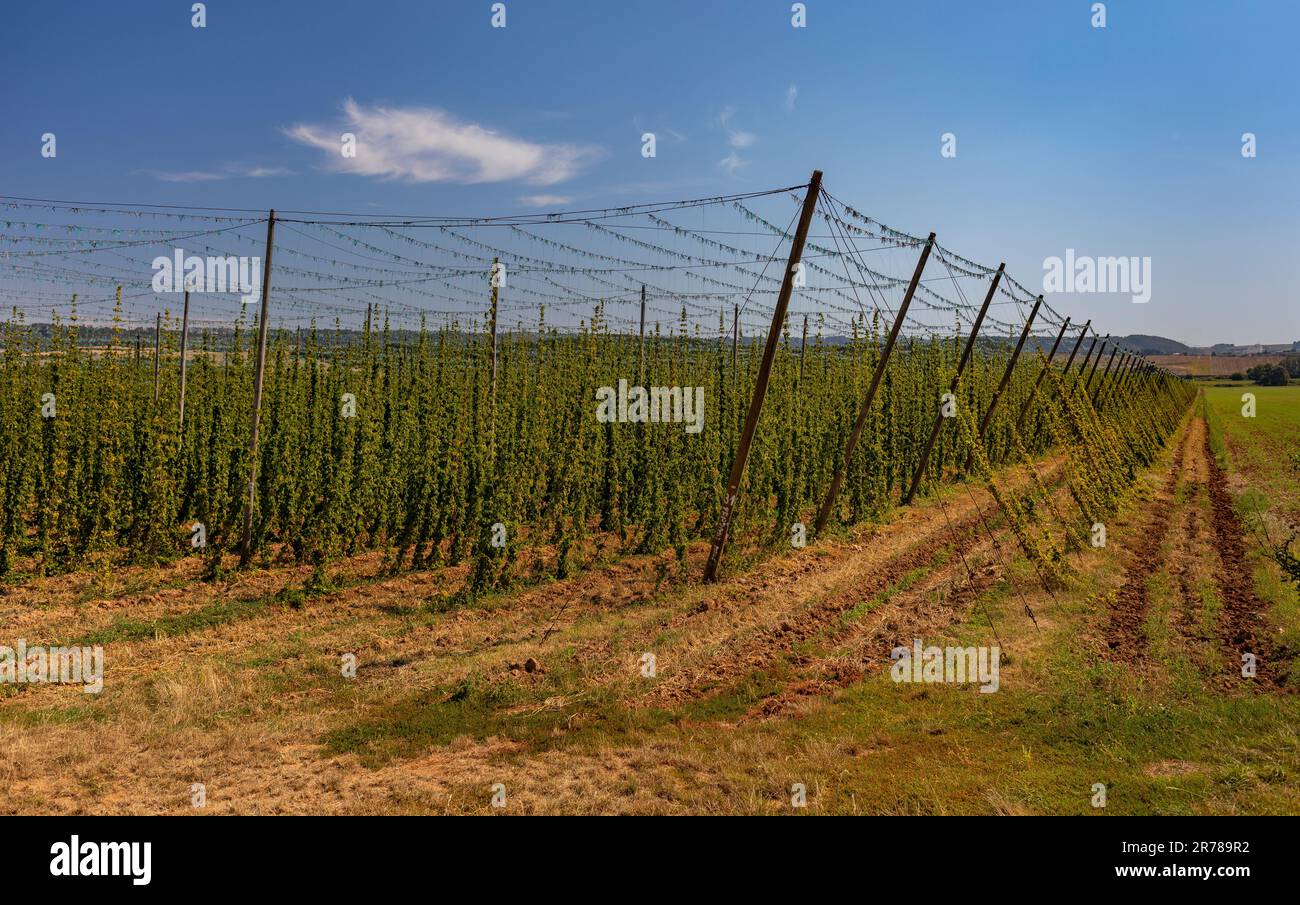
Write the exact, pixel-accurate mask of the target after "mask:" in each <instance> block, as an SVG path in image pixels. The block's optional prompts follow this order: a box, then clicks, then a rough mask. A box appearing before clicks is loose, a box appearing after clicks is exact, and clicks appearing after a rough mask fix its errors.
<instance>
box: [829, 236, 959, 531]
mask: <svg viewBox="0 0 1300 905" xmlns="http://www.w3.org/2000/svg"><path fill="white" fill-rule="evenodd" d="M933 247H934V233H930V237H929V238H928V239H926V240H925V247H924V248H923V249H921V258H920V260H918V261H917V262H916V270H914V271H913V272H912V281H911V282H910V283H908V284H907V292H906V293H905V294H904V295H903V301H902V304H900V305H899V306H898V313H897V314H895V315H894V325H893V326H892V327H890V328H889V336H888V337H887V338H886V339H885V346H884V348H883V349H881V350H880V360H879V361H878V362H876V370H875V372H874V373H873V374H872V375H871V385H870V386H869V387H867V395H866V396H865V397H864V398H863V400H862V408H860V409H858V420H857V421H855V422H854V423H853V432H852V433H851V434H849V442H848V445H847V446H845V447H844V461H843V462H841V463H840V467H839V468H837V469H836V470H835V477H834V478H832V479H831V487H830V490H828V491H827V492H826V499H825V500H823V501H822V508H821V509H820V510H819V511H818V512H817V524H816V525H815V526H814V527H813V534H814V535H817V534H820V533H821V532H822V529H824V528H825V527H826V523H827V522H828V521H829V520H830V517H831V510H832V508H834V506H835V498H836V497H838V496H839V493H840V488H841V487H842V486H843V484H844V475H845V473H846V472H847V471H848V467H849V460H850V459H852V458H853V451H854V449H856V448H857V445H858V438H860V437H861V436H862V428H863V427H864V426H866V423H867V416H868V415H869V414H870V412H871V403H872V402H873V401H875V398H876V390H877V388H878V387H879V386H880V380H881V378H882V377H883V376H884V374H885V366H886V365H887V364H889V356H890V353H892V352H893V351H894V342H895V341H896V340H897V339H898V332H899V330H901V329H902V328H903V322H904V321H905V320H906V319H907V309H908V306H910V305H911V304H912V296H913V295H914V294H915V293H916V287H917V285H918V284H919V283H920V282H921V274H922V272H923V271H924V270H925V263H926V261H928V260H929V259H930V250H931V249H932V248H933Z"/></svg>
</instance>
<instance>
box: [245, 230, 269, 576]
mask: <svg viewBox="0 0 1300 905" xmlns="http://www.w3.org/2000/svg"><path fill="white" fill-rule="evenodd" d="M274 250H275V209H274V208H272V209H271V211H270V213H269V214H268V215H267V218H266V252H265V259H264V260H263V261H262V306H261V313H260V314H258V321H257V359H256V362H255V364H254V369H253V424H252V428H251V429H250V430H249V432H248V508H247V509H246V510H244V536H243V538H242V539H241V541H240V543H239V564H240V565H241V566H246V565H248V563H249V561H250V560H251V559H252V558H253V511H254V507H255V506H256V505H257V431H258V427H259V424H260V421H261V418H262V383H263V380H264V378H265V376H266V332H267V323H268V321H269V320H270V318H269V313H270V305H269V302H270V299H271V253H272V252H273V251H274Z"/></svg>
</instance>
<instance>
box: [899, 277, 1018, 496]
mask: <svg viewBox="0 0 1300 905" xmlns="http://www.w3.org/2000/svg"><path fill="white" fill-rule="evenodd" d="M1006 266H1007V265H1006V263H1005V262H1004V263H1002V264H999V265H998V272H997V273H995V274H993V282H991V283H989V291H988V294H987V295H985V296H984V304H983V305H982V306H981V307H980V313H979V316H978V317H976V318H975V324H974V326H972V327H971V331H970V336H969V337H968V338H967V340H966V348H964V349H962V351H961V360H960V361H959V362H958V363H957V373H956V374H954V375H953V378H952V385H951V386H950V387H949V389H948V392H950V393H956V392H957V383H958V382H959V381H960V380H961V374H962V371H964V370H966V363H967V362H968V361H970V356H971V352H972V351H974V349H975V338H976V337H977V336H979V332H980V325H981V324H983V323H984V315H985V314H987V313H988V310H989V303H990V302H992V301H993V294H994V293H995V292H997V291H998V283H1000V282H1002V271H1003V270H1004V269H1006ZM942 426H943V410H942V408H940V410H939V411H937V412H935V413H934V425H933V427H931V428H930V439H929V440H927V441H926V442H925V449H923V450H922V451H921V464H920V465H918V466H917V467H916V474H915V475H913V476H912V484H911V486H910V487H908V488H907V493H906V494H905V495H904V496H903V505H904V506H906V505H908V504H909V503H911V502H912V497H914V496H916V488H917V487H919V486H920V485H921V478H922V476H924V475H925V466H926V465H928V464H929V463H930V452H931V451H932V450H933V449H934V441H935V440H937V439H938V437H939V428H940V427H942Z"/></svg>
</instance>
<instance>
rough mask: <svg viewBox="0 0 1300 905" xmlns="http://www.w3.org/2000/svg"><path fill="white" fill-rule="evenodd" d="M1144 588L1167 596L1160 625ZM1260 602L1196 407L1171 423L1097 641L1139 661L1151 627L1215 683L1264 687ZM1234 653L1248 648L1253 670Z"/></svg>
mask: <svg viewBox="0 0 1300 905" xmlns="http://www.w3.org/2000/svg"><path fill="white" fill-rule="evenodd" d="M1166 585H1167V587H1166ZM1155 588H1158V589H1159V590H1158V592H1157V591H1155V590H1153V589H1155ZM1153 593H1159V594H1161V595H1164V596H1165V597H1171V598H1172V600H1170V601H1169V611H1168V612H1167V613H1166V614H1164V615H1163V618H1164V619H1165V620H1166V623H1167V624H1166V625H1164V626H1161V625H1159V624H1156V623H1158V622H1159V620H1161V618H1162V614H1161V613H1160V612H1159V611H1158V608H1155V607H1153V597H1152V595H1153ZM1263 610H1264V604H1263V603H1262V601H1260V599H1259V597H1258V596H1257V594H1256V593H1255V589H1254V576H1253V574H1252V570H1251V566H1250V564H1249V562H1248V560H1247V557H1246V543H1245V537H1244V534H1243V529H1242V526H1241V524H1240V521H1239V520H1238V518H1237V515H1236V512H1235V510H1234V508H1233V504H1232V498H1231V495H1230V494H1229V492H1228V489H1227V477H1226V475H1225V473H1224V471H1223V468H1222V467H1221V466H1220V465H1219V463H1218V461H1217V459H1216V458H1215V456H1214V453H1213V449H1212V447H1211V443H1210V433H1209V428H1208V425H1207V424H1206V422H1205V419H1204V417H1202V415H1201V413H1200V412H1199V411H1197V412H1195V413H1194V414H1192V415H1191V416H1190V417H1189V418H1188V419H1187V421H1186V422H1185V424H1184V425H1183V427H1182V428H1181V431H1180V436H1179V438H1178V440H1177V451H1176V452H1175V454H1174V456H1173V458H1172V460H1171V462H1170V465H1169V469H1168V472H1167V473H1166V475H1165V477H1164V479H1163V481H1162V483H1161V485H1160V487H1159V489H1158V490H1157V491H1156V494H1155V498H1154V500H1153V502H1152V503H1151V505H1150V508H1149V512H1148V515H1147V517H1146V519H1145V521H1144V523H1143V526H1142V529H1141V531H1140V533H1139V534H1138V536H1137V540H1136V543H1135V545H1134V546H1133V548H1132V550H1131V552H1130V553H1129V555H1128V565H1127V568H1126V572H1125V578H1124V584H1123V586H1122V587H1121V588H1120V591H1119V593H1118V595H1117V596H1116V598H1115V600H1114V602H1113V604H1112V605H1111V607H1110V609H1109V613H1108V623H1107V629H1106V645H1107V648H1108V651H1109V654H1110V655H1111V656H1112V657H1114V658H1116V659H1118V660H1121V661H1123V662H1125V663H1128V664H1130V665H1133V666H1135V667H1142V668H1145V667H1148V666H1151V657H1152V655H1154V654H1155V653H1157V652H1153V651H1151V650H1150V646H1151V637H1152V635H1153V633H1154V634H1155V635H1156V636H1157V637H1160V638H1161V641H1162V647H1163V651H1161V652H1160V653H1162V654H1163V655H1167V656H1180V655H1182V656H1186V657H1187V658H1188V659H1189V660H1191V661H1192V662H1193V663H1195V664H1196V666H1197V667H1198V670H1199V671H1200V672H1201V673H1202V674H1203V675H1204V676H1205V677H1206V678H1207V679H1208V680H1210V681H1212V682H1213V683H1215V684H1216V685H1221V686H1224V687H1229V686H1238V685H1240V684H1241V683H1243V682H1248V681H1254V682H1259V683H1260V684H1262V685H1263V686H1264V687H1267V688H1273V687H1276V685H1277V682H1276V678H1275V674H1274V671H1272V670H1271V669H1270V663H1269V652H1268V641H1267V636H1266V633H1265V629H1264V621H1263ZM1162 628H1163V629H1168V631H1167V632H1164V631H1162ZM1244 653H1252V654H1254V655H1255V657H1256V658H1257V660H1256V666H1257V676H1256V677H1255V678H1254V679H1247V678H1244V677H1243V676H1242V675H1241V667H1242V655H1243V654H1244Z"/></svg>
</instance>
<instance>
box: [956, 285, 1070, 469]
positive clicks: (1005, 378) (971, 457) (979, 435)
mask: <svg viewBox="0 0 1300 905" xmlns="http://www.w3.org/2000/svg"><path fill="white" fill-rule="evenodd" d="M1042 304H1043V297H1042V296H1041V295H1040V296H1039V297H1038V298H1037V299H1035V300H1034V307H1033V309H1032V310H1030V312H1029V317H1028V318H1026V319H1025V329H1023V330H1021V331H1020V339H1019V340H1018V341H1017V342H1016V348H1015V351H1013V352H1012V353H1011V359H1010V360H1009V361H1008V362H1007V369H1006V370H1005V371H1003V372H1002V380H1001V382H1000V383H998V388H997V389H996V390H994V391H993V398H992V399H990V400H989V407H988V409H987V411H985V412H984V417H983V418H981V419H980V427H979V430H978V431H976V432H975V442H976V443H980V442H982V441H983V440H984V432H985V431H986V430H988V427H989V422H990V421H992V420H993V412H994V410H995V409H997V407H998V399H1000V398H1001V397H1002V393H1003V392H1004V391H1005V390H1006V388H1007V384H1008V383H1010V382H1011V375H1012V374H1014V373H1015V370H1016V361H1018V360H1019V358H1020V350H1021V349H1023V348H1024V347H1025V340H1026V339H1028V338H1029V331H1030V329H1031V328H1032V327H1033V326H1034V318H1036V317H1038V309H1039V307H1040V306H1041V305H1042ZM1061 331H1062V332H1064V331H1065V328H1064V327H1062V328H1061ZM1056 340H1057V342H1060V340H1061V337H1060V336H1057V337H1056ZM1052 351H1053V352H1055V351H1056V347H1055V346H1053V347H1052ZM1034 386H1035V387H1037V386H1038V384H1034ZM974 461H975V450H974V449H972V450H971V451H970V452H969V453H968V454H967V456H966V467H965V469H964V470H965V471H970V467H971V465H972V464H973V463H974Z"/></svg>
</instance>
